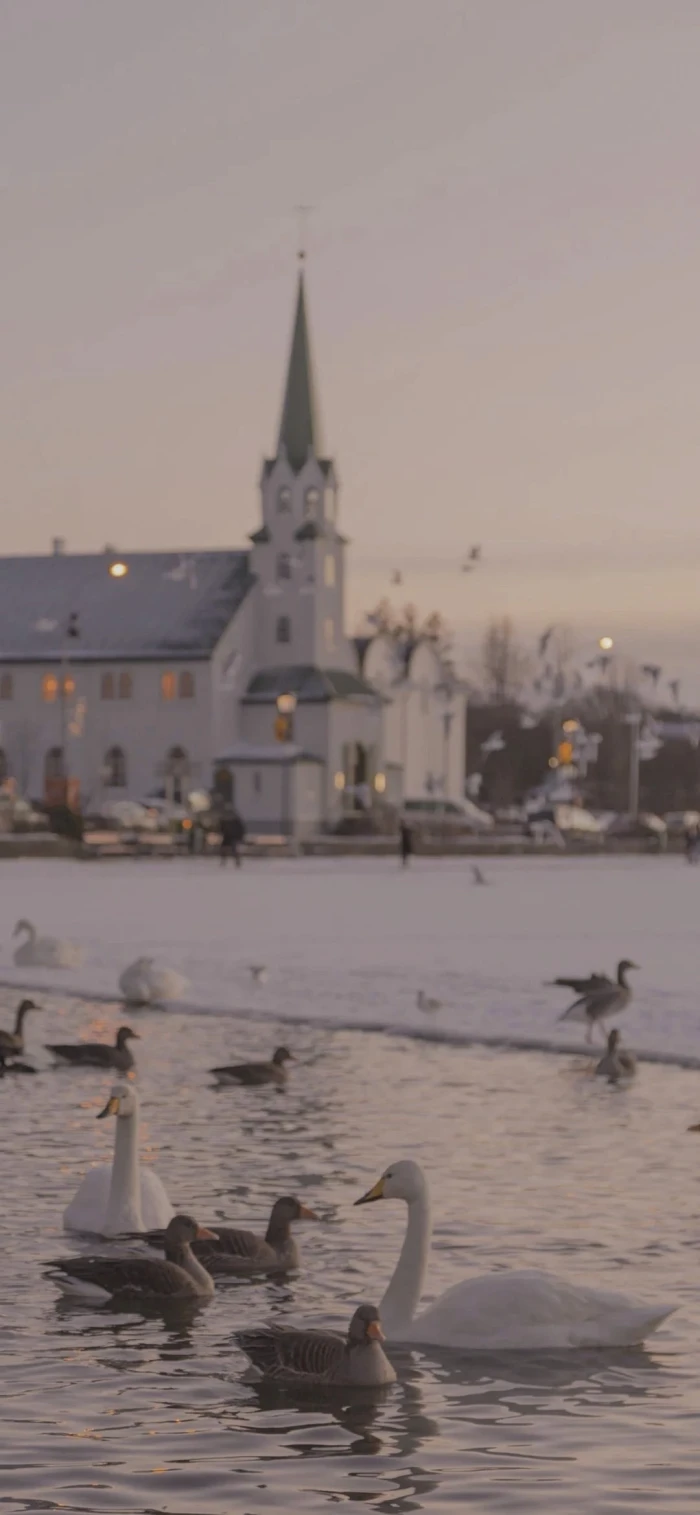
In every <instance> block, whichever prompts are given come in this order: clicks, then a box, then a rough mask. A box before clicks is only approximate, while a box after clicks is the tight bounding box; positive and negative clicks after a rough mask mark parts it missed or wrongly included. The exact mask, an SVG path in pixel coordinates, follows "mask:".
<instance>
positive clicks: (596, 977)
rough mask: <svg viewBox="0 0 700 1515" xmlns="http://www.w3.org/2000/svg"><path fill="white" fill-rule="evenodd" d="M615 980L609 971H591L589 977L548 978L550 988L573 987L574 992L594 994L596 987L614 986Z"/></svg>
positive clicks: (606, 987) (547, 986)
mask: <svg viewBox="0 0 700 1515" xmlns="http://www.w3.org/2000/svg"><path fill="white" fill-rule="evenodd" d="M614 983H615V980H614V979H612V978H608V975H607V973H590V974H589V975H588V978H552V979H548V981H547V984H546V986H545V987H546V988H548V989H554V988H559V989H571V990H572V991H573V993H574V994H594V993H595V991H596V989H608V988H613V986H614Z"/></svg>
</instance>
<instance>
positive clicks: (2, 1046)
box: [0, 999, 41, 1054]
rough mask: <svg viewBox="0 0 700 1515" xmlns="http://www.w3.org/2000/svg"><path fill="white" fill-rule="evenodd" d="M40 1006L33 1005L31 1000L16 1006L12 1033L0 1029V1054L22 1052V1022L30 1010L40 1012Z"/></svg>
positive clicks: (22, 1001)
mask: <svg viewBox="0 0 700 1515" xmlns="http://www.w3.org/2000/svg"><path fill="white" fill-rule="evenodd" d="M40 1009H41V1005H35V1004H34V1001H33V999H23V1000H21V1001H20V1003H19V1005H18V1006H17V1014H16V1015H15V1029H14V1031H4V1030H2V1029H0V1052H9V1053H10V1054H12V1053H14V1052H24V1021H25V1017H26V1016H27V1015H28V1014H29V1011H30V1010H40Z"/></svg>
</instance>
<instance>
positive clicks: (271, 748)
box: [216, 742, 323, 764]
mask: <svg viewBox="0 0 700 1515" xmlns="http://www.w3.org/2000/svg"><path fill="white" fill-rule="evenodd" d="M216 761H217V763H256V764H258V763H259V764H263V763H322V762H323V758H320V757H318V756H317V755H316V753H314V752H307V751H306V750H305V748H304V747H299V746H297V744H296V743H295V742H259V743H253V742H237V743H236V745H235V747H229V748H228V751H226V752H223V753H222V754H221V757H219V758H217V759H216Z"/></svg>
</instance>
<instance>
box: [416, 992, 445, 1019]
mask: <svg viewBox="0 0 700 1515" xmlns="http://www.w3.org/2000/svg"><path fill="white" fill-rule="evenodd" d="M416 1005H417V1007H418V1009H419V1010H424V1011H425V1012H426V1014H430V1013H432V1011H434V1010H441V1009H442V1000H441V999H431V998H430V995H429V994H426V992H425V990H424V989H419V990H418V993H417V995H416Z"/></svg>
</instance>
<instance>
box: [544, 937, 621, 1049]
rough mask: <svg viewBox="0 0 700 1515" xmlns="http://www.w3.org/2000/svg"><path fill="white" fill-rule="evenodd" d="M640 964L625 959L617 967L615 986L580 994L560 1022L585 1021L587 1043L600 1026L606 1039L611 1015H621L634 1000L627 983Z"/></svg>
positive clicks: (605, 985)
mask: <svg viewBox="0 0 700 1515" xmlns="http://www.w3.org/2000/svg"><path fill="white" fill-rule="evenodd" d="M638 967H639V964H638V963H633V962H631V961H630V959H629V958H627V957H623V958H622V960H621V961H620V962H619V963H618V965H617V981H616V983H614V984H610V983H608V984H603V985H601V986H599V987H598V988H595V989H588V990H586V991H585V992H584V993H583V994H580V995H579V996H578V998H577V999H575V1000H574V1002H573V1004H572V1005H569V1008H568V1010H565V1011H564V1014H563V1015H560V1016H559V1020H560V1021H585V1022H586V1023H587V1031H586V1041H587V1042H591V1041H592V1039H593V1028H594V1026H598V1025H599V1026H600V1027H601V1029H602V1031H603V1034H604V1036H605V1037H607V1035H608V1029H607V1026H606V1025H605V1022H606V1020H607V1018H608V1016H609V1015H620V1014H621V1012H622V1011H623V1010H625V1009H626V1008H627V1006H628V1004H629V1002H630V1000H631V998H632V986H631V984H628V982H627V974H628V973H629V972H630V971H631V969H633V968H638Z"/></svg>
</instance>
